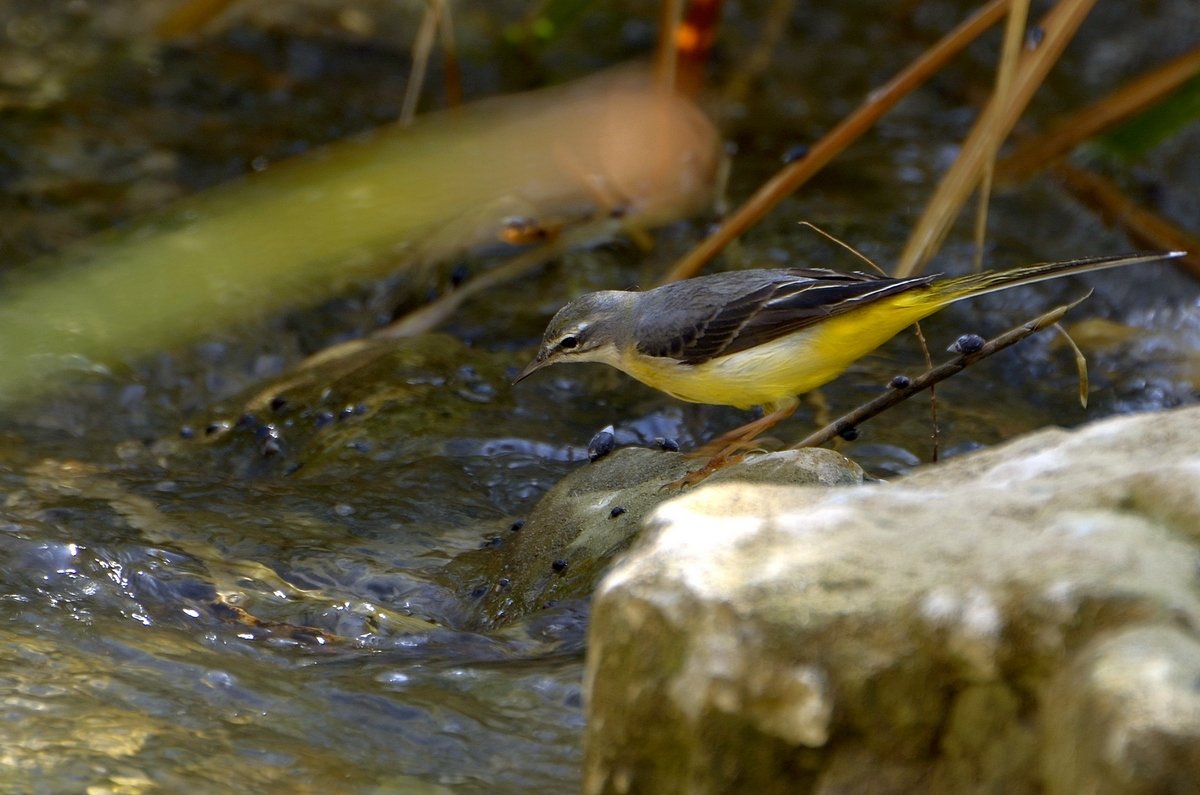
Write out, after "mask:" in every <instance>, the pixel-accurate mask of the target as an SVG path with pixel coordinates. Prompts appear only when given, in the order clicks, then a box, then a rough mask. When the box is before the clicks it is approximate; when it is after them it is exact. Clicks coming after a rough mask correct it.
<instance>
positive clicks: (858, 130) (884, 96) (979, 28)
mask: <svg viewBox="0 0 1200 795" xmlns="http://www.w3.org/2000/svg"><path fill="white" fill-rule="evenodd" d="M1008 4H1009V0H992V2H990V3H988V4H987V5H985V6H984V7H983V8H981V9H979V10H978V11H977V12H975V14H974V15H972V16H971V17H970V18H968V19H967V20H965V21H964V22H963V23H962V24H960V25H959V26H958V27H957V28H955V29H954V30H953V31H951V32H950V33H948V34H947V35H946V36H944V37H943V38H942V39H941V40H940V41H938V42H937V43H936V44H934V45H933V46H932V47H930V48H929V49H928V50H926V51H925V52H923V53H922V54H921V55H920V56H918V58H917V59H916V60H915V61H913V62H912V63H911V64H909V65H908V67H906V68H905V69H904V71H902V72H900V74H898V75H896V77H894V78H892V80H891V81H890V82H889V83H887V84H886V85H884V86H882V87H881V88H879V89H877V90H875V91H873V92H871V94H869V95H868V96H867V98H866V99H865V100H864V101H863V103H862V104H861V105H859V106H858V108H857V109H855V111H854V112H853V113H851V114H850V115H849V116H847V117H846V118H845V119H843V120H842V121H841V122H840V123H839V124H838V125H837V126H836V127H835V128H834V129H833V130H831V131H830V132H829V133H828V134H827V135H826V136H825V137H823V138H822V139H821V140H820V141H818V142H817V143H816V144H814V145H813V147H812V148H811V149H810V150H809V152H808V155H807V156H806V157H804V158H803V159H801V160H797V161H796V162H794V163H791V164H789V165H788V166H786V167H784V168H783V169H782V170H781V171H780V172H779V173H778V174H776V175H775V176H774V177H772V178H771V179H770V180H769V181H768V182H767V183H766V184H765V185H763V186H762V187H761V188H759V189H758V191H756V192H755V194H754V195H753V196H751V197H750V198H749V199H747V200H746V202H745V203H744V204H742V206H741V207H739V208H738V209H737V211H736V212H735V213H734V214H733V215H732V216H730V217H729V218H728V219H727V220H726V221H725V222H724V223H722V224H721V226H720V228H719V229H717V231H716V232H714V233H713V234H712V235H710V236H709V237H708V238H706V239H705V240H704V241H702V242H701V243H700V245H698V246H697V247H696V248H694V249H692V250H691V251H690V252H689V253H688V254H687V255H685V256H684V257H683V258H682V259H681V260H680V261H679V262H678V263H676V265H675V267H674V268H672V269H671V270H670V271H669V272H668V273H667V275H666V276H665V277H664V279H663V282H673V281H678V280H679V279H686V278H689V277H691V276H695V275H696V273H697V272H699V270H700V269H701V268H703V267H704V265H705V264H707V263H708V262H709V261H710V260H711V259H712V258H713V257H715V256H716V255H717V254H719V253H720V252H721V250H722V249H724V248H725V246H727V245H728V244H729V242H730V241H732V240H733V239H734V238H736V237H737V236H738V235H740V234H742V233H743V232H745V231H746V230H747V229H749V228H750V227H752V226H753V225H754V224H756V223H758V221H759V220H761V219H762V217H763V216H765V215H766V214H767V213H768V212H770V211H771V210H772V209H774V207H775V205H777V204H778V203H779V202H780V201H782V200H783V199H784V198H786V197H787V196H788V195H790V194H791V193H792V192H793V191H795V190H796V188H798V187H800V186H801V185H803V184H804V183H805V182H807V181H808V180H809V179H811V178H812V177H813V175H814V174H816V173H817V172H818V171H820V170H821V169H822V168H824V167H825V166H826V165H827V164H828V163H829V162H830V161H831V160H833V158H834V157H836V156H837V155H838V154H840V153H841V152H842V150H844V149H845V148H846V147H848V146H849V145H850V144H851V143H853V142H854V141H856V140H858V139H859V138H860V137H861V136H862V135H863V134H864V133H865V132H866V131H867V130H869V129H870V128H871V127H872V126H873V125H874V124H875V122H877V121H878V120H879V119H880V118H881V117H882V116H883V115H884V114H885V113H887V112H888V111H889V110H891V109H892V108H893V107H894V106H895V105H896V103H898V102H899V101H900V100H901V99H903V98H904V97H905V96H907V95H908V94H909V93H911V92H912V91H913V90H914V89H916V88H917V87H918V86H920V85H921V84H922V83H924V82H925V81H926V80H928V79H929V78H930V77H932V76H933V75H934V74H936V73H937V72H938V71H939V70H941V68H942V67H943V66H945V65H946V63H947V62H948V61H949V60H950V59H951V58H953V57H954V56H955V55H957V54H958V53H959V52H961V51H962V50H963V49H964V48H965V47H966V46H967V45H968V44H970V43H971V42H972V41H974V40H975V39H977V38H978V37H979V36H980V35H981V34H982V33H983V32H984V31H986V30H987V29H988V28H990V27H991V26H992V25H994V24H996V23H997V22H998V21H1000V18H1001V17H1003V16H1004V14H1005V11H1006V10H1007V9H1008Z"/></svg>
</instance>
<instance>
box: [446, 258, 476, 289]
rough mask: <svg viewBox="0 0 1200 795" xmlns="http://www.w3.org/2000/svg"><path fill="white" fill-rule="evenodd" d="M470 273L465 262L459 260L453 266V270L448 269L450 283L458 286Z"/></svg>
mask: <svg viewBox="0 0 1200 795" xmlns="http://www.w3.org/2000/svg"><path fill="white" fill-rule="evenodd" d="M470 275H471V269H470V268H468V267H467V264H466V263H465V262H460V263H459V264H458V265H456V266H455V267H454V270H452V271H450V284H451V285H453V286H454V287H458V286H459V285H460V284H462V283H463V282H465V281H466V280H467V277H468V276H470Z"/></svg>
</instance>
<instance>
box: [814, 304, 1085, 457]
mask: <svg viewBox="0 0 1200 795" xmlns="http://www.w3.org/2000/svg"><path fill="white" fill-rule="evenodd" d="M1090 295H1091V292H1090V291H1089V292H1088V294H1087V295H1085V296H1083V297H1082V298H1079V299H1077V300H1075V301H1072V302H1071V303H1069V304H1064V305H1063V306H1059V307H1055V308H1054V309H1051V310H1050V311H1049V312H1047V313H1045V314H1044V315H1041V316H1040V317H1036V318H1034V319H1033V320H1030V321H1029V322H1027V323H1024V324H1022V325H1020V326H1017V327H1016V328H1013V329H1009V330H1008V331H1006V332H1004V333H1003V334H1001V335H999V336H998V337H993V338H992V339H990V340H988V341H987V342H985V343H984V345H983V347H982V348H980V349H979V350H977V351H975V352H974V353H964V354H962V355H961V356H956V357H955V358H953V359H951V360H950V361H948V362H944V363H942V364H940V365H938V366H937V367H934V368H933V369H931V370H926V371H925V372H924V373H922V374H921V375H919V376H917V377H916V378H914V379H912V380H911V381H910V382H909V383H908V384H907V385H906V386H902V387H893V388H892V389H890V390H889V391H887V392H885V393H884V394H882V395H880V396H879V397H877V398H875V399H874V400H871V401H869V402H867V403H864V404H863V405H861V406H859V407H858V408H856V409H854V410H853V411H851V412H849V413H848V414H845V415H843V416H841V417H839V418H838V419H836V420H834V421H833V422H831V423H829V424H828V425H826V426H825V427H824V428H821V429H819V430H817V431H815V432H813V433H811V434H809V435H808V436H806V437H805V438H804V439H801V440H800V441H799V442H798V443H796V444H795V445H793V447H794V448H799V447H817V446H819V445H822V444H825V442H828V441H829V440H830V439H833V438H835V437H837V436H841V435H842V434H843V433H846V432H847V431H850V430H851V429H853V428H856V427H858V426H859V425H861V424H862V423H863V422H865V421H866V420H868V419H870V418H871V417H874V416H876V415H877V414H880V413H881V412H883V411H885V410H887V409H889V408H891V407H892V406H894V405H896V404H897V403H901V402H903V401H905V400H907V399H908V398H910V397H912V396H913V395H915V394H917V393H918V392H921V391H923V390H925V389H928V388H929V387H931V386H933V385H934V384H936V383H937V382H939V381H944V380H946V379H947V378H949V377H950V376H952V375H954V374H955V373H957V372H959V371H961V370H964V369H965V368H967V367H970V366H971V365H973V364H975V363H976V362H978V361H980V360H982V359H986V358H987V357H989V356H991V355H992V354H993V353H996V352H997V351H1002V350H1004V349H1005V348H1008V347H1010V346H1012V345H1015V344H1016V343H1018V342H1020V341H1021V340H1023V339H1025V338H1026V337H1028V336H1030V335H1032V334H1036V333H1037V332H1039V331H1042V330H1043V329H1045V328H1048V327H1050V326H1053V325H1054V324H1055V323H1057V322H1058V321H1059V320H1061V319H1062V317H1063V315H1065V314H1067V312H1069V311H1070V310H1072V309H1074V308H1075V307H1077V306H1079V305H1080V304H1081V303H1083V302H1084V301H1085V300H1087V298H1088V296H1090Z"/></svg>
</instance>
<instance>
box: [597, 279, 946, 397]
mask: <svg viewBox="0 0 1200 795" xmlns="http://www.w3.org/2000/svg"><path fill="white" fill-rule="evenodd" d="M922 298H923V299H924V300H922ZM930 299H933V300H930ZM950 300H953V299H949V298H946V297H944V296H943V297H941V298H940V299H939V298H935V297H934V296H931V295H930V294H929V293H924V294H923V295H922V296H915V295H911V294H908V293H904V294H901V295H898V296H895V297H893V298H886V299H883V300H881V301H879V302H877V303H874V304H871V305H870V306H867V307H864V308H862V309H858V310H855V311H851V312H847V313H846V314H844V315H839V316H837V317H834V318H831V319H829V320H825V321H822V322H820V323H817V324H816V325H813V326H809V327H808V328H805V329H801V330H800V331H798V332H796V333H794V334H790V335H788V336H786V337H781V338H779V339H777V340H774V341H772V342H769V343H766V344H763V345H759V346H757V347H755V348H752V349H750V350H747V351H741V352H740V353H734V354H730V355H729V356H722V357H719V358H717V359H713V360H711V361H708V362H705V363H704V364H700V365H686V364H679V363H676V362H673V361H671V360H670V359H666V358H661V357H650V356H636V355H632V356H631V355H626V356H622V357H621V364H620V369H622V370H624V371H625V372H627V373H628V374H629V375H631V376H633V377H634V378H636V379H638V380H639V381H641V382H642V383H645V384H648V385H649V386H652V387H654V388H655V389H659V390H662V391H663V392H666V393H667V394H669V395H672V396H674V397H677V398H679V399H680V400H687V401H690V402H692V403H711V404H718V405H727V406H737V407H738V408H749V407H751V406H768V407H775V406H777V405H780V404H786V403H788V402H791V401H792V400H794V399H795V398H796V396H797V395H802V394H804V393H805V392H809V391H811V390H813V389H816V388H817V387H819V386H821V385H822V384H825V383H828V382H829V381H832V380H833V379H834V378H837V377H838V376H839V375H841V374H842V373H843V372H844V371H845V369H846V368H847V367H849V366H850V365H851V364H853V363H854V362H855V361H857V360H858V359H861V358H862V357H863V356H865V355H867V354H868V353H870V352H871V351H873V350H875V349H876V348H878V347H879V346H880V345H882V344H883V343H885V342H887V341H888V340H889V339H891V338H892V337H894V336H895V335H896V334H898V333H899V332H900V331H902V330H903V329H904V328H905V327H907V326H910V325H912V324H913V323H915V322H916V321H918V320H920V319H921V318H923V317H927V316H928V315H931V314H933V313H934V312H936V311H937V310H938V309H940V308H941V307H942V306H945V305H946V304H947V303H950Z"/></svg>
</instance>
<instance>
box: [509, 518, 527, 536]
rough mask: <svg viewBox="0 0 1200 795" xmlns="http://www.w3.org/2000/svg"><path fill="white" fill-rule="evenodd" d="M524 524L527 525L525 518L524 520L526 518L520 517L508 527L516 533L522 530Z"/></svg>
mask: <svg viewBox="0 0 1200 795" xmlns="http://www.w3.org/2000/svg"><path fill="white" fill-rule="evenodd" d="M524 526H525V520H524V519H518V520H517V521H515V522H513V523H512V525H511V526H509V528H508V529H509V530H510V531H511V532H514V533H515V532H517V531H518V530H520V529H521V528H522V527H524Z"/></svg>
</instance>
